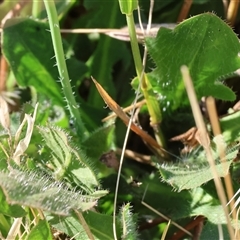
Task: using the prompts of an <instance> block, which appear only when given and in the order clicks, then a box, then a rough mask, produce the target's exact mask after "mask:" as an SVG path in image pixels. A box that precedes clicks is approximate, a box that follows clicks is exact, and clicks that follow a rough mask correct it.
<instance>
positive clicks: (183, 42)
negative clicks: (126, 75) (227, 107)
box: [146, 13, 240, 110]
mask: <svg viewBox="0 0 240 240" xmlns="http://www.w3.org/2000/svg"><path fill="white" fill-rule="evenodd" d="M146 44H147V47H148V50H149V53H150V55H151V57H152V58H153V60H154V62H155V64H156V66H157V68H156V69H155V70H154V71H153V72H152V73H151V74H150V75H152V76H153V78H154V80H152V83H151V84H152V86H153V88H154V90H155V91H156V92H157V93H159V94H160V99H161V103H163V106H164V107H165V108H169V106H170V109H172V110H174V109H177V108H178V106H180V105H181V104H184V105H186V104H188V101H189V100H188V99H187V96H186V93H185V88H184V84H183V81H182V76H181V73H180V67H181V66H182V65H187V66H188V68H189V71H190V74H191V77H192V79H193V83H194V87H195V90H196V93H197V96H198V98H199V99H200V98H201V97H202V96H213V97H215V98H219V99H223V100H230V101H233V100H234V99H235V94H234V93H233V92H232V90H230V89H229V88H227V87H226V86H224V85H223V84H222V80H224V77H226V76H231V75H233V74H234V71H236V70H237V69H238V68H240V60H239V56H238V53H239V51H240V44H239V40H238V38H237V36H236V34H235V33H234V32H233V30H232V29H231V28H230V27H229V26H228V25H227V24H226V23H225V22H224V21H222V20H221V19H220V18H218V17H217V16H216V15H214V14H212V13H204V14H200V15H197V16H194V17H192V18H189V19H187V20H185V21H183V22H182V23H180V24H179V25H178V26H177V27H175V29H173V30H171V29H166V28H160V30H159V32H158V34H157V37H156V38H155V39H154V38H147V39H146ZM151 79H152V78H150V80H151Z"/></svg>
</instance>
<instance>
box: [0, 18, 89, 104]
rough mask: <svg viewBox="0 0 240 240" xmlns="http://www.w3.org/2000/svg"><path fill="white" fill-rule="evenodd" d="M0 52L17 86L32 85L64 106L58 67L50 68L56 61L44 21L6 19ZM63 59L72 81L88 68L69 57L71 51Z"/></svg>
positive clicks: (47, 26) (79, 77) (71, 55)
mask: <svg viewBox="0 0 240 240" xmlns="http://www.w3.org/2000/svg"><path fill="white" fill-rule="evenodd" d="M16 39H17V41H15V40H16ZM64 45H65V46H66V45H67V44H66V43H65V44H64ZM3 53H4V55H5V57H6V59H7V61H8V62H9V65H10V66H11V69H12V71H13V73H14V75H15V77H16V80H17V82H18V84H19V85H20V86H24V87H27V86H34V87H35V88H36V90H37V91H38V92H39V93H42V94H44V95H46V96H48V97H49V98H51V100H52V101H53V102H54V103H57V104H59V105H61V106H64V105H65V103H64V101H63V96H62V91H61V86H60V84H59V83H58V78H59V74H58V70H57V68H56V67H54V66H55V64H56V60H55V58H54V51H53V46H52V39H51V35H50V33H49V25H48V24H46V23H43V22H40V21H34V20H32V19H29V18H13V19H9V20H7V21H6V24H5V25H4V29H3ZM67 58H68V59H67V60H66V64H67V66H68V67H69V70H70V71H69V76H70V78H71V79H72V80H73V82H76V81H77V80H79V79H81V78H82V76H83V74H85V73H86V72H87V70H88V68H87V67H86V65H85V64H83V63H81V62H79V61H77V60H76V59H75V58H73V54H72V53H69V54H68V56H67Z"/></svg>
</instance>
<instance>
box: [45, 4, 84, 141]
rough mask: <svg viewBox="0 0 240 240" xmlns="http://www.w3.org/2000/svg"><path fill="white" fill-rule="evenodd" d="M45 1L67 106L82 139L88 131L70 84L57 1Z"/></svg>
mask: <svg viewBox="0 0 240 240" xmlns="http://www.w3.org/2000/svg"><path fill="white" fill-rule="evenodd" d="M43 1H44V4H45V8H46V11H47V15H48V20H49V26H50V31H51V36H52V42H53V48H54V53H55V58H56V62H57V68H58V72H59V79H60V82H61V84H62V88H63V93H64V96H65V99H66V102H67V107H68V109H69V112H70V115H71V118H72V119H73V121H74V126H76V131H77V134H78V136H79V137H80V138H81V139H82V138H83V137H84V136H86V135H88V132H87V130H86V128H85V127H84V124H83V122H82V119H81V116H80V112H79V105H78V104H77V103H76V100H75V98H74V95H73V92H72V87H71V85H70V80H69V76H68V70H67V66H66V62H65V57H64V52H63V47H62V39H61V34H60V28H59V22H58V15H57V11H56V7H55V3H54V1H52V0H51V1H49V0H43Z"/></svg>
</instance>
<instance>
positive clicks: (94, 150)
mask: <svg viewBox="0 0 240 240" xmlns="http://www.w3.org/2000/svg"><path fill="white" fill-rule="evenodd" d="M114 130H115V126H114V125H110V126H106V127H101V128H99V129H97V130H96V131H95V132H93V133H92V134H90V136H89V137H88V138H86V139H85V140H84V141H83V142H82V146H83V148H84V150H85V152H86V155H87V156H88V157H89V158H92V159H97V160H99V158H100V156H101V155H102V154H103V153H105V152H108V151H109V150H111V149H112V148H113V147H114V137H115V136H114Z"/></svg>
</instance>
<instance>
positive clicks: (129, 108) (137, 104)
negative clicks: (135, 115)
mask: <svg viewBox="0 0 240 240" xmlns="http://www.w3.org/2000/svg"><path fill="white" fill-rule="evenodd" d="M145 103H146V100H145V99H143V100H142V101H140V102H137V103H136V104H135V105H131V106H128V107H126V108H123V109H122V110H123V111H124V112H129V111H131V110H133V109H136V108H139V107H141V106H142V105H144V104H145ZM114 117H117V115H116V113H112V114H111V115H109V116H107V117H105V118H103V119H102V122H106V121H108V120H109V119H111V118H114Z"/></svg>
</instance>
